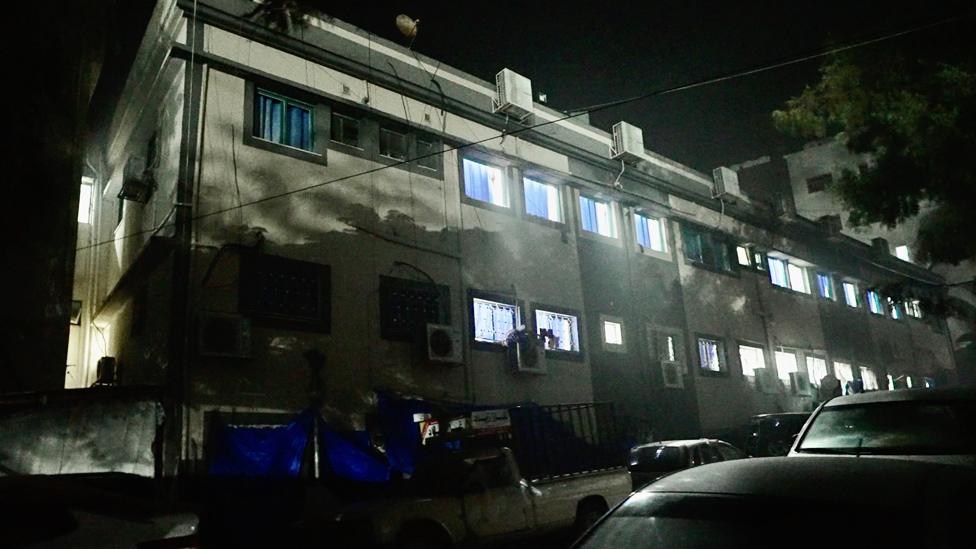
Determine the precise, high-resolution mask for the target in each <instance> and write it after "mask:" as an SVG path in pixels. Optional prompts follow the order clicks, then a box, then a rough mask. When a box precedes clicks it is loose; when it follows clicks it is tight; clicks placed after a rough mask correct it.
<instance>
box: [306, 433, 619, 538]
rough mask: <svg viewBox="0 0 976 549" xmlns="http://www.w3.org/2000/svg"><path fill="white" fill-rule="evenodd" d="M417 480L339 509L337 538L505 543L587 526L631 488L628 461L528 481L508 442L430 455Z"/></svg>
mask: <svg viewBox="0 0 976 549" xmlns="http://www.w3.org/2000/svg"><path fill="white" fill-rule="evenodd" d="M410 483H411V484H412V485H413V490H412V491H411V492H410V493H409V495H404V496H400V497H393V498H387V499H382V500H374V501H369V502H362V503H360V504H358V505H354V506H349V507H346V508H344V509H343V510H342V511H341V512H340V513H338V514H336V515H334V516H332V517H331V519H330V521H331V524H330V525H327V526H326V528H325V530H327V531H328V532H329V533H330V534H331V535H330V539H336V537H333V536H338V538H339V539H342V540H343V541H346V542H349V543H352V544H355V545H356V546H363V545H379V546H395V547H401V548H407V547H410V548H420V547H451V546H453V545H455V544H459V543H462V542H465V543H469V542H476V543H477V542H491V543H495V542H505V541H509V540H513V539H517V538H519V537H523V536H526V535H528V534H533V535H534V534H538V533H542V532H545V531H549V530H554V529H558V528H565V527H571V526H575V527H576V528H578V529H579V531H582V530H583V529H585V528H586V527H588V526H589V525H590V524H592V523H593V522H594V521H596V520H597V519H598V518H599V517H600V516H601V515H603V514H604V513H606V511H607V510H608V509H609V508H611V507H613V506H614V505H616V504H617V503H618V502H620V501H621V500H623V499H624V498H625V497H626V496H627V495H628V494H629V493H630V488H631V480H630V473H629V472H628V471H627V469H625V468H614V469H609V470H604V471H594V472H586V473H577V474H574V475H566V476H562V477H557V478H552V479H546V480H542V481H528V480H526V479H524V478H522V475H521V474H520V472H519V467H518V464H517V462H516V460H515V458H514V456H513V454H512V451H511V450H510V449H509V448H507V447H497V448H489V449H481V450H470V451H465V452H454V453H450V454H448V455H445V456H443V457H442V458H441V459H436V460H431V461H428V462H427V463H426V464H425V465H424V466H423V467H420V468H418V470H417V472H416V474H415V476H414V478H413V479H411V481H410ZM319 526H323V525H319Z"/></svg>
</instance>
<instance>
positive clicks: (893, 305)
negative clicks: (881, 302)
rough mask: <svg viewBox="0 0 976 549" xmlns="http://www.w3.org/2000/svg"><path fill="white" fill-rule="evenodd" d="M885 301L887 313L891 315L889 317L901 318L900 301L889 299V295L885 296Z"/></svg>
mask: <svg viewBox="0 0 976 549" xmlns="http://www.w3.org/2000/svg"><path fill="white" fill-rule="evenodd" d="M885 301H886V302H887V305H888V314H890V315H891V318H893V319H895V320H901V316H902V313H901V303H898V302H897V301H895V300H894V299H891V298H890V297H886V298H885Z"/></svg>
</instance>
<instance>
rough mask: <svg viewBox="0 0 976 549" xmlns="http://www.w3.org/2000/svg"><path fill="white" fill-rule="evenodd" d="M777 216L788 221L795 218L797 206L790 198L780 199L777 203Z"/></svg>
mask: <svg viewBox="0 0 976 549" xmlns="http://www.w3.org/2000/svg"><path fill="white" fill-rule="evenodd" d="M776 215H778V216H780V217H783V218H787V219H793V218H795V217H796V204H794V203H793V200H792V199H791V198H789V197H785V196H784V197H780V198H779V200H778V201H777V202H776Z"/></svg>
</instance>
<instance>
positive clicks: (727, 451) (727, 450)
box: [714, 442, 746, 461]
mask: <svg viewBox="0 0 976 549" xmlns="http://www.w3.org/2000/svg"><path fill="white" fill-rule="evenodd" d="M714 446H715V449H716V450H718V453H719V454H721V455H722V459H724V460H725V461H729V460H732V459H743V458H745V457H746V454H745V452H743V451H741V450H739V449H738V448H736V447H735V446H732V445H731V444H726V443H724V442H716V443H714Z"/></svg>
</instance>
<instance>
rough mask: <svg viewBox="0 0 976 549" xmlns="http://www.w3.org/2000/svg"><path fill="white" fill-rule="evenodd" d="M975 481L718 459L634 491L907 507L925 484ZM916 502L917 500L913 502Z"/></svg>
mask: <svg viewBox="0 0 976 549" xmlns="http://www.w3.org/2000/svg"><path fill="white" fill-rule="evenodd" d="M960 475H962V476H963V477H965V478H967V479H968V482H972V483H976V469H973V468H971V467H965V466H958V465H945V464H939V463H928V462H920V461H909V460H897V459H884V458H870V459H868V458H851V457H846V456H804V457H771V458H752V459H740V460H733V461H722V462H718V463H712V464H708V465H702V466H700V467H694V468H692V469H686V470H683V471H678V472H676V473H673V474H671V475H669V476H666V477H664V478H662V479H661V480H658V481H657V482H654V483H652V484H650V485H648V486H646V487H645V488H644V489H642V490H640V491H639V493H647V492H652V493H676V492H678V493H699V494H715V495H720V494H721V495H749V496H766V497H774V498H787V499H806V500H812V501H817V500H819V501H834V502H838V503H862V504H872V503H876V502H878V501H884V502H887V503H890V504H891V505H911V504H912V503H913V501H915V499H916V498H919V497H921V494H923V492H924V488H925V485H926V483H933V482H935V483H938V482H939V481H940V479H942V480H944V481H946V482H947V483H955V482H957V481H958V479H959V478H961V477H960ZM915 502H916V503H917V501H915Z"/></svg>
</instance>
